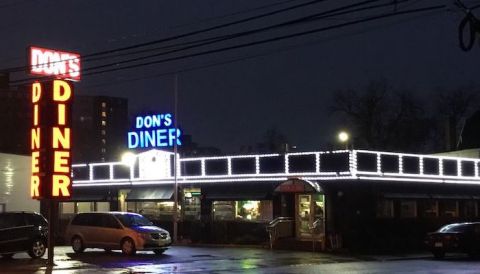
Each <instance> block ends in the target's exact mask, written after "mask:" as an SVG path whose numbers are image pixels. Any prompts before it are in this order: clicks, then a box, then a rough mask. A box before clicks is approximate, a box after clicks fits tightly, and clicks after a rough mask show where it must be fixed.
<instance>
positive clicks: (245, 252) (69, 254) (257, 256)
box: [0, 246, 480, 273]
mask: <svg viewBox="0 0 480 274" xmlns="http://www.w3.org/2000/svg"><path fill="white" fill-rule="evenodd" d="M46 262H47V259H46V256H45V257H44V258H42V259H38V260H32V259H30V258H29V257H28V255H27V254H21V253H18V254H16V255H15V256H14V257H13V259H11V260H5V259H3V260H0V273H387V272H390V273H397V271H396V270H398V271H401V270H402V269H407V268H405V266H406V265H408V266H413V265H418V266H419V267H420V268H419V269H423V270H431V269H433V268H432V267H433V265H436V264H438V263H439V262H438V261H435V260H433V259H432V258H431V256H430V254H428V253H419V254H401V255H376V256H373V255H371V256H365V255H346V254H333V253H320V252H302V251H286V250H273V251H271V250H269V249H266V248H261V247H195V246H194V247H192V246H172V247H171V248H170V249H169V250H167V251H166V252H165V253H164V254H162V255H155V254H153V252H138V253H137V255H135V256H124V255H123V254H121V253H120V252H119V251H113V252H110V253H107V252H105V251H103V250H101V249H86V250H85V252H84V253H82V254H75V253H73V251H72V249H71V248H70V247H68V246H62V247H56V248H55V257H54V262H55V265H54V266H53V267H48V266H46ZM446 262H447V264H448V263H449V261H448V260H446ZM422 263H424V264H422ZM442 263H443V262H442ZM450 263H451V264H452V267H455V265H456V267H455V268H454V269H459V266H460V265H462V266H463V265H465V264H472V265H471V267H474V268H473V269H476V270H477V271H478V272H471V273H479V272H480V260H479V261H473V262H472V261H462V260H460V262H459V261H455V260H454V261H453V262H452V261H450ZM429 264H432V266H430V265H429ZM477 264H478V265H477ZM388 265H392V266H393V267H395V268H394V269H390V270H387V269H388ZM366 266H368V267H367V268H365V267H366ZM467 266H468V265H467ZM376 267H377V268H376ZM385 267H387V268H385ZM477 267H478V268H477ZM397 268H398V269H397ZM342 269H344V270H345V271H342ZM362 269H363V270H364V271H365V272H362ZM375 269H380V272H376V271H375ZM382 269H383V270H384V271H387V272H383V271H382ZM445 269H448V267H446V268H445ZM467 270H468V269H467ZM410 272H413V273H415V271H414V270H411V271H410ZM398 273H402V272H398ZM419 273H422V272H419ZM423 273H425V272H423ZM435 273H443V272H435ZM445 273H449V272H445ZM465 273H470V272H468V271H467V272H465Z"/></svg>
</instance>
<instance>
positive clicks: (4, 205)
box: [0, 203, 7, 212]
mask: <svg viewBox="0 0 480 274" xmlns="http://www.w3.org/2000/svg"><path fill="white" fill-rule="evenodd" d="M6 208H7V204H5V203H1V204H0V212H5V211H6Z"/></svg>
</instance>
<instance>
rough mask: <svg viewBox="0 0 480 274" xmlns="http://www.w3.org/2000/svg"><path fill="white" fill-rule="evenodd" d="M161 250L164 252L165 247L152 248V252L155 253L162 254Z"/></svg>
mask: <svg viewBox="0 0 480 274" xmlns="http://www.w3.org/2000/svg"><path fill="white" fill-rule="evenodd" d="M163 252H165V249H155V250H153V253H155V254H157V255H162V254H163Z"/></svg>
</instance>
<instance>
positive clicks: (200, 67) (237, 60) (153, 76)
mask: <svg viewBox="0 0 480 274" xmlns="http://www.w3.org/2000/svg"><path fill="white" fill-rule="evenodd" d="M437 14H439V13H438V12H431V13H429V14H427V15H424V14H422V15H417V16H415V17H413V18H409V19H402V20H399V21H396V22H394V23H391V24H386V25H382V26H376V27H372V28H368V29H364V30H362V31H356V32H354V33H350V34H347V35H337V36H334V37H330V38H328V39H317V40H315V41H309V42H305V43H301V44H296V45H292V46H287V47H281V48H279V49H275V50H268V51H265V52H262V53H257V54H250V55H247V56H242V57H239V58H233V59H229V60H225V61H217V62H211V63H208V64H203V65H197V66H190V67H185V68H181V69H174V70H169V71H164V72H161V73H155V74H151V75H146V76H141V77H132V78H127V79H117V80H115V81H108V82H103V83H97V84H87V85H82V88H96V87H104V86H112V85H119V84H123V83H129V82H136V81H140V80H146V79H153V78H158V77H163V76H166V75H172V74H175V73H184V72H190V71H195V70H200V69H205V68H211V67H216V66H221V65H225V64H230V63H235V62H241V61H246V60H250V59H254V58H259V57H266V56H269V55H272V54H277V53H280V52H285V51H290V50H293V49H295V48H298V47H304V46H312V45H317V44H320V43H323V42H328V41H332V40H336V39H341V38H343V37H345V36H350V35H358V34H361V33H366V32H370V31H373V30H378V29H381V28H385V27H389V26H392V25H398V24H400V23H404V22H408V21H412V20H419V19H424V18H426V16H433V15H437Z"/></svg>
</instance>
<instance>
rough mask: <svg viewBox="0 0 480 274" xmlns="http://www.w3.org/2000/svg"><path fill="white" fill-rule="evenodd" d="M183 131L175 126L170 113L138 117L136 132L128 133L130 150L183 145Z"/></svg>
mask: <svg viewBox="0 0 480 274" xmlns="http://www.w3.org/2000/svg"><path fill="white" fill-rule="evenodd" d="M181 135H182V131H181V130H180V129H178V128H175V127H174V125H173V115H172V114H170V113H166V114H156V115H146V116H137V117H136V118H135V131H130V132H128V148H139V147H140V148H148V147H172V146H174V145H175V143H174V142H176V144H177V145H179V146H180V145H182V141H181V140H180V137H181Z"/></svg>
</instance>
